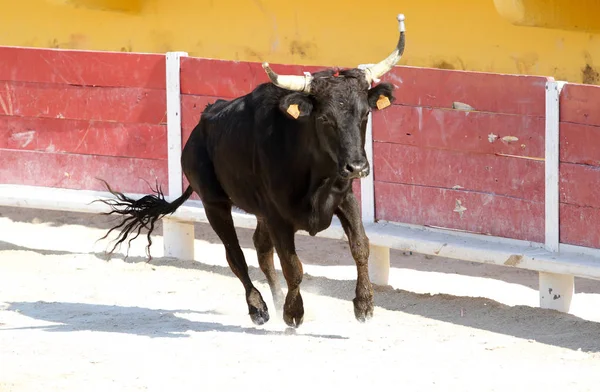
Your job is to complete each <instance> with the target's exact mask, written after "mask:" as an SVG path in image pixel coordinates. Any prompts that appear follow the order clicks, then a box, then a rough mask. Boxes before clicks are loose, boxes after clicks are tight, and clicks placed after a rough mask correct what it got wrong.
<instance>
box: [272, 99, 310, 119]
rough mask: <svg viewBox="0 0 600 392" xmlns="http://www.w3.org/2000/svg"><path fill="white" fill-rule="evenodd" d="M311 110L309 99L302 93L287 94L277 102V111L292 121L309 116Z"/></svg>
mask: <svg viewBox="0 0 600 392" xmlns="http://www.w3.org/2000/svg"><path fill="white" fill-rule="evenodd" d="M312 109H313V104H312V102H311V100H310V98H309V97H308V95H306V94H302V93H292V94H288V95H286V96H285V97H283V98H282V99H281V101H279V110H281V111H282V112H283V113H285V115H286V116H288V117H290V118H292V119H294V120H297V119H299V118H305V117H308V116H310V113H311V112H312Z"/></svg>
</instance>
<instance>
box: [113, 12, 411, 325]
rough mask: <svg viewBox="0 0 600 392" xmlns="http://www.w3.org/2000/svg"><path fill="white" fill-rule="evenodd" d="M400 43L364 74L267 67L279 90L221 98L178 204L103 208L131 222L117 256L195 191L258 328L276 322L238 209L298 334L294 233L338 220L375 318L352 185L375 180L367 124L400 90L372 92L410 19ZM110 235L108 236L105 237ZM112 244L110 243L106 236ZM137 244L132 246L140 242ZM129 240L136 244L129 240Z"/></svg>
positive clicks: (123, 203) (124, 225) (360, 297)
mask: <svg viewBox="0 0 600 392" xmlns="http://www.w3.org/2000/svg"><path fill="white" fill-rule="evenodd" d="M398 20H399V22H400V39H399V41H398V45H397V47H396V49H395V50H394V52H393V53H392V54H390V56H388V58H386V59H385V60H383V61H382V62H380V63H378V64H375V65H373V66H371V67H369V68H367V69H365V70H360V69H356V68H355V69H348V70H343V71H334V70H325V71H321V72H317V73H315V74H313V75H305V76H292V75H277V74H275V73H274V72H273V71H272V70H271V68H270V67H269V65H268V64H266V63H265V64H263V67H264V68H265V71H266V72H267V74H268V76H269V78H270V79H271V82H272V83H265V84H261V85H259V86H258V87H256V88H255V89H254V90H253V91H252V92H250V93H249V94H247V95H244V96H242V97H239V98H236V99H233V100H231V101H225V100H217V101H216V102H215V103H214V104H210V105H208V106H207V107H206V109H205V110H204V112H203V113H202V116H201V118H200V121H199V123H198V125H196V127H195V128H194V130H193V131H192V133H191V136H190V138H189V140H188V141H187V143H186V144H185V147H184V148H183V152H182V157H181V165H182V168H183V172H184V174H185V176H186V178H187V179H188V181H189V183H190V186H188V188H187V189H186V190H185V192H184V193H183V195H182V196H181V197H179V198H178V199H176V200H174V201H173V202H171V203H169V202H167V201H166V200H165V199H164V198H163V196H162V193H161V192H160V191H157V194H156V195H148V196H145V197H143V198H142V199H140V200H133V199H130V198H128V197H126V196H124V195H123V194H122V193H120V192H115V191H113V190H111V188H110V186H108V184H107V187H108V189H109V191H110V192H111V193H112V194H113V195H114V196H116V199H111V200H103V202H105V203H106V204H108V205H110V206H111V207H112V211H111V212H109V213H107V214H112V213H117V214H121V215H122V216H123V220H122V222H121V223H120V224H119V225H118V226H116V227H113V228H112V229H111V230H110V231H109V232H108V233H107V235H108V234H109V233H110V232H111V231H112V230H114V229H120V233H119V237H118V239H117V241H116V243H115V245H114V247H113V249H112V250H111V253H112V252H113V251H114V250H115V248H116V246H118V245H119V244H121V243H122V242H123V241H125V240H126V239H127V238H128V236H129V235H130V234H136V233H137V234H136V235H135V237H137V235H139V234H140V231H141V229H142V228H146V229H148V230H149V232H148V248H147V249H148V255H150V254H149V247H150V244H151V240H150V234H151V232H152V229H153V228H154V223H155V222H156V221H157V220H158V219H160V218H162V217H163V216H165V215H167V214H172V213H173V212H175V210H176V209H177V208H178V207H179V206H181V205H182V204H183V203H184V201H185V200H187V199H188V198H189V197H190V196H191V195H192V193H193V192H196V193H197V194H198V195H199V196H200V198H201V199H202V202H203V205H204V208H205V210H206V216H207V218H208V221H209V223H210V225H211V227H212V228H213V230H214V231H215V232H216V234H217V235H218V236H219V238H220V240H221V241H222V243H223V245H224V246H225V250H226V255H227V262H228V263H229V266H230V267H231V270H232V271H233V272H234V273H235V275H236V276H237V277H238V278H239V279H240V281H241V282H242V284H243V285H244V289H245V291H246V302H247V303H248V310H249V314H250V317H251V319H252V321H253V322H254V323H256V324H263V323H265V322H267V321H268V320H269V312H268V310H267V305H266V304H265V301H264V300H263V298H262V296H261V294H260V292H259V291H258V290H257V289H256V288H255V287H254V285H253V284H252V281H251V280H250V277H249V275H248V266H247V264H246V260H245V258H244V254H243V253H242V249H241V248H240V245H239V241H238V238H237V234H236V231H235V227H234V224H233V218H232V215H231V211H232V206H237V207H239V208H241V209H242V210H245V211H246V212H248V213H251V214H254V215H255V216H256V218H257V226H256V231H255V232H254V236H253V240H254V246H255V248H256V252H257V255H258V261H259V264H260V268H261V270H262V271H263V273H264V274H265V276H266V278H267V280H268V282H269V286H270V288H271V293H272V295H273V300H274V303H275V304H276V307H277V308H278V309H281V307H282V306H283V319H284V321H285V322H286V323H287V324H288V325H290V326H296V327H297V326H299V325H300V324H301V323H302V320H303V316H304V307H303V304H302V296H301V295H300V283H301V282H302V276H303V270H302V264H301V262H300V260H299V259H298V256H297V254H296V250H295V244H294V235H295V233H296V232H297V231H298V230H305V231H308V232H309V233H310V235H315V234H316V233H318V232H319V231H322V230H324V229H326V228H327V227H329V225H330V224H331V220H332V218H333V215H334V214H335V215H336V216H337V217H338V218H339V219H340V221H341V223H342V226H343V229H344V231H345V233H346V235H347V237H348V242H349V245H350V249H351V252H352V257H353V258H354V260H355V262H356V266H357V270H358V277H357V283H356V297H355V298H354V301H353V302H354V314H355V316H356V318H357V319H358V320H359V321H365V320H366V319H368V318H371V317H372V315H373V288H372V285H371V282H370V280H369V274H368V258H369V240H368V238H367V236H366V234H365V230H364V227H363V224H362V221H361V216H360V210H359V206H358V202H357V200H356V198H355V197H354V194H353V192H352V181H353V180H354V179H357V178H361V177H364V176H366V175H368V174H369V170H370V169H369V163H368V161H367V159H366V154H365V150H364V144H365V131H366V125H367V116H368V114H369V112H370V111H371V110H374V109H383V108H384V107H386V106H388V105H389V104H390V102H393V100H394V96H393V94H392V91H393V86H392V85H391V84H389V83H381V84H379V85H376V86H375V87H373V88H370V87H371V84H372V82H378V78H380V77H381V76H382V75H383V74H384V73H385V72H387V71H389V70H390V69H391V68H392V67H393V66H394V65H395V64H396V63H397V61H398V60H399V59H400V57H401V56H402V53H403V51H404V42H405V37H404V36H405V34H404V17H403V16H402V15H399V16H398ZM105 237H106V236H105ZM105 237H104V238H105ZM135 237H133V238H135ZM130 241H131V240H130ZM273 249H275V250H276V251H277V255H278V256H279V259H280V261H281V267H282V270H283V275H284V277H285V280H286V283H287V287H288V292H287V295H286V297H285V301H284V297H283V292H282V290H281V286H280V284H279V281H278V279H277V276H276V273H275V267H274V264H273Z"/></svg>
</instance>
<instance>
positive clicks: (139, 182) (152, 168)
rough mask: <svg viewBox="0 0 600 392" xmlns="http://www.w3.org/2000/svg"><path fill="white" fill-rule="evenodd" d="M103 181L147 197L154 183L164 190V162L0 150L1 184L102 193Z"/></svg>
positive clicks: (121, 189)
mask: <svg viewBox="0 0 600 392" xmlns="http://www.w3.org/2000/svg"><path fill="white" fill-rule="evenodd" d="M96 177H98V178H102V179H104V180H106V181H108V183H109V184H110V185H111V186H112V187H113V189H116V190H118V191H120V192H136V193H148V192H149V191H150V189H149V187H148V184H147V183H146V181H147V182H148V183H150V185H152V187H155V181H156V180H158V184H159V185H161V186H162V188H163V190H164V191H165V192H167V191H168V189H167V184H168V181H167V162H166V161H164V160H155V159H136V158H121V157H106V156H99V155H78V154H57V153H48V152H40V151H23V150H2V151H1V152H0V183H4V184H20V185H35V186H47V187H55V188H69V189H84V190H101V191H102V190H105V188H104V184H103V183H101V182H100V181H98V180H97V179H96Z"/></svg>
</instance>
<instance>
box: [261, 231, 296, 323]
mask: <svg viewBox="0 0 600 392" xmlns="http://www.w3.org/2000/svg"><path fill="white" fill-rule="evenodd" d="M269 233H270V234H271V238H272V239H273V242H274V243H275V249H276V250H277V255H278V256H279V260H280V261H281V269H282V270H283V276H284V277H285V281H286V283H287V286H288V292H287V295H286V297H285V304H284V306H283V321H285V323H286V324H287V325H289V326H290V327H299V326H300V325H301V324H302V321H304V304H303V302H302V296H301V295H300V283H302V274H303V273H304V272H303V270H302V263H301V262H300V259H299V258H298V255H297V254H296V246H295V244H294V230H293V228H291V227H289V226H288V225H285V224H282V225H272V224H271V222H269Z"/></svg>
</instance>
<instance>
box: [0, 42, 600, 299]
mask: <svg viewBox="0 0 600 392" xmlns="http://www.w3.org/2000/svg"><path fill="white" fill-rule="evenodd" d="M0 59H2V61H0V205H5V206H17V207H24V208H42V209H53V210H63V211H76V212H89V213H96V212H100V211H105V208H106V206H104V205H102V204H99V203H94V204H89V203H90V202H91V201H92V200H94V199H97V198H98V197H108V196H110V195H109V194H107V193H106V192H104V188H103V184H102V183H101V182H99V181H98V180H97V179H96V178H97V177H99V178H104V179H107V180H109V181H110V183H111V185H112V186H113V187H114V188H115V189H118V190H119V191H122V192H124V193H126V194H128V195H130V196H133V197H136V196H141V195H142V194H146V193H147V192H148V191H149V188H148V183H150V184H154V183H155V181H156V182H158V184H160V185H162V186H163V188H165V189H166V188H168V192H166V193H168V196H169V198H170V199H174V198H176V197H178V196H179V195H181V193H182V190H183V189H184V188H185V187H186V186H187V182H186V181H185V179H184V177H183V175H182V171H181V166H180V156H181V149H182V146H183V145H184V143H185V141H186V140H187V138H188V137H189V134H190V132H191V130H192V129H193V127H194V126H195V125H196V123H197V122H198V120H199V118H200V115H201V112H202V110H203V109H204V107H205V106H206V104H207V103H210V102H213V101H214V100H215V99H217V98H225V99H228V98H233V97H237V96H240V95H242V94H245V93H248V92H249V91H251V90H252V89H253V88H254V87H255V86H256V85H258V84H259V83H263V82H267V81H268V78H267V76H266V74H265V73H264V71H263V70H262V67H261V65H260V64H258V63H250V62H232V61H220V60H213V59H204V58H191V57H188V56H187V54H186V53H182V52H169V53H167V54H166V55H159V54H141V53H113V52H94V51H73V50H53V49H32V48H19V47H0ZM272 67H273V68H274V69H275V71H276V72H278V73H295V74H301V73H302V72H303V71H309V72H312V71H315V70H318V69H320V68H321V67H302V66H293V65H277V64H273V65H272ZM383 81H388V82H391V83H393V84H394V85H395V86H396V92H395V96H396V101H395V102H394V103H393V105H392V106H390V107H388V108H386V109H385V110H383V111H381V112H375V113H373V114H372V115H371V116H370V118H369V123H368V129H367V135H368V136H367V145H366V148H367V153H368V156H369V161H370V162H371V164H372V171H371V175H369V176H368V177H367V178H364V179H362V180H361V181H360V182H359V181H356V183H355V184H354V190H355V192H356V194H357V196H358V197H359V200H360V203H361V211H362V215H363V220H364V224H365V227H366V230H367V234H368V236H369V239H370V242H371V257H370V274H371V279H372V281H373V282H374V283H376V284H387V282H388V276H389V268H390V249H400V250H404V251H413V252H418V253H423V254H428V255H435V256H443V257H449V258H454V259H462V260H467V261H475V262H482V263H491V264H497V265H503V266H508V267H514V268H525V269H530V270H535V271H539V275H540V286H539V290H540V306H542V307H544V308H552V309H557V310H561V311H568V310H569V307H570V303H571V299H572V295H573V292H574V276H579V277H586V278H593V279H598V278H600V230H599V228H600V198H599V197H597V194H598V190H600V141H599V140H600V138H599V136H600V111H598V110H594V109H595V108H596V106H597V105H598V104H599V103H600V87H596V86H589V85H580V84H570V83H562V82H557V81H555V80H553V79H552V78H549V77H541V76H517V75H502V74H491V73H480V72H465V71H454V70H439V69H427V68H415V67H405V66H398V67H395V68H394V69H393V70H392V71H390V72H389V73H388V74H386V75H385V76H384V78H383ZM193 222H207V219H206V215H205V213H204V210H203V208H202V204H201V202H200V200H199V199H198V197H197V196H193V197H192V199H190V200H189V201H188V202H186V203H185V204H184V206H182V207H181V208H180V209H179V210H178V211H177V212H176V213H175V214H173V215H172V216H170V217H169V218H168V219H165V221H164V226H163V235H164V244H165V245H164V246H165V255H167V256H173V257H179V258H193V254H194V253H193V246H194V230H193ZM235 223H236V225H237V226H238V227H243V228H251V229H253V228H254V227H255V225H256V221H255V218H254V217H253V216H250V215H247V214H244V213H237V212H236V213H235ZM303 234H306V233H303ZM319 236H320V237H327V238H337V239H344V238H345V235H344V232H343V230H342V228H341V225H340V224H339V221H337V220H334V223H333V224H332V226H331V227H330V228H329V229H327V230H325V231H324V232H322V233H320V234H319ZM349 257H351V256H350V255H349Z"/></svg>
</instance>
